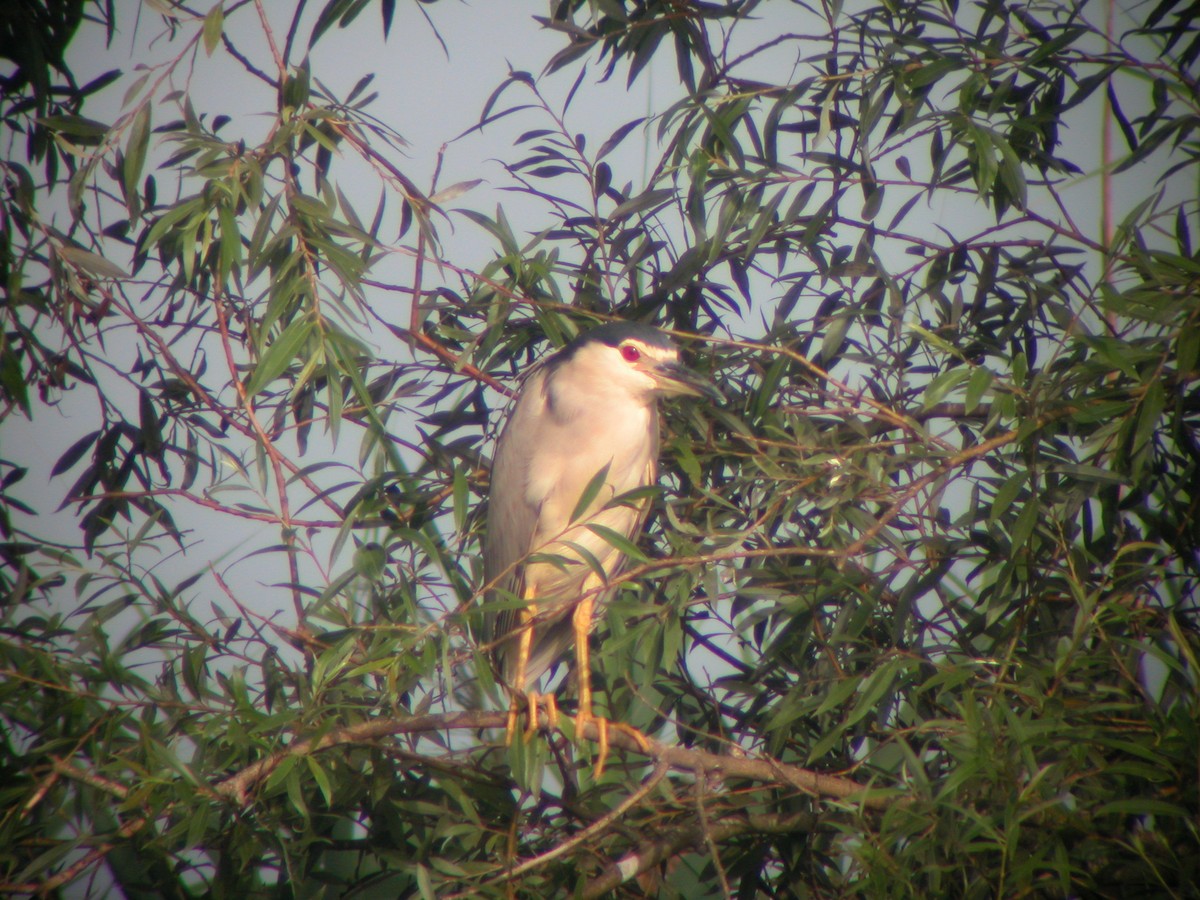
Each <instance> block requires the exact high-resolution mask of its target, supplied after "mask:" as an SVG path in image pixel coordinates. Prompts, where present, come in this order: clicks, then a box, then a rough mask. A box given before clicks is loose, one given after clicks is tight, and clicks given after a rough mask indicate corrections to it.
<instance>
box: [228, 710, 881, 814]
mask: <svg viewBox="0 0 1200 900" xmlns="http://www.w3.org/2000/svg"><path fill="white" fill-rule="evenodd" d="M507 719H508V713H507V712H503V711H500V712H484V711H480V710H472V711H467V712H458V713H446V714H439V715H424V716H412V717H410V718H405V719H392V718H388V719H373V720H371V721H369V722H361V723H359V724H357V725H347V726H345V727H343V728H335V729H332V730H331V731H328V732H325V733H324V734H322V735H321V736H320V737H318V738H304V739H301V740H297V741H295V742H293V743H292V744H291V745H290V746H289V747H288V748H287V749H285V750H281V751H279V752H278V753H273V754H272V755H270V756H268V757H266V758H264V759H260V760H259V761H258V762H256V763H253V764H251V765H249V766H247V767H246V768H244V769H242V770H241V771H240V772H238V773H236V774H234V775H231V776H230V777H228V778H226V779H225V780H224V781H221V782H218V783H217V784H216V785H215V786H214V791H215V792H216V793H217V794H218V795H219V796H222V797H225V798H227V799H229V800H231V801H233V802H235V803H238V804H241V805H243V806H244V805H247V804H249V803H250V801H251V800H252V799H253V791H254V789H255V787H256V786H257V785H258V784H259V783H261V782H262V781H264V780H265V779H266V778H268V777H269V776H270V775H271V773H272V772H274V771H275V769H277V768H278V767H279V766H280V765H281V764H282V763H283V762H284V761H285V760H287V759H289V758H291V757H294V756H305V755H307V754H310V753H317V752H319V751H322V750H328V749H330V748H332V747H339V746H348V745H355V744H367V743H372V742H374V741H377V740H379V739H380V738H385V737H391V736H394V735H398V734H420V733H423V732H429V731H452V730H476V729H481V728H503V727H504V726H505V724H506V721H507ZM539 724H540V726H541V730H542V731H544V732H549V731H551V730H553V729H551V728H550V725H549V720H548V719H545V718H543V719H542V720H540V722H539ZM581 733H582V735H583V737H585V738H587V739H588V740H592V741H595V740H597V739H598V738H599V736H600V733H599V730H598V729H597V727H596V725H595V723H593V722H587V723H585V724H584V727H583V728H582V730H581ZM609 743H610V744H611V745H612V746H614V747H620V748H621V749H623V750H627V751H631V752H641V749H640V748H639V746H638V743H637V741H636V740H634V738H632V737H631V736H630V735H628V734H625V733H624V732H621V731H616V730H612V731H610V732H609ZM648 743H649V752H648V755H649V756H650V758H651V759H653V760H654V761H655V762H657V763H665V764H666V765H667V766H668V767H670V768H672V769H676V770H681V771H687V772H692V773H694V774H696V775H698V776H705V777H707V776H712V775H715V776H719V777H723V778H745V779H747V780H749V781H757V782H762V783H767V784H785V785H788V786H789V787H793V788H795V789H796V790H799V791H802V792H803V793H806V794H810V795H812V796H814V797H825V798H830V799H835V800H855V801H859V802H861V803H862V804H863V806H865V807H866V808H867V809H876V810H878V809H884V808H886V807H887V806H888V804H889V803H891V802H893V798H890V797H886V796H881V795H879V794H872V793H869V790H870V788H869V787H868V786H867V785H863V784H859V783H858V782H857V781H853V780H851V779H849V778H843V777H841V776H839V775H825V774H822V773H820V772H814V771H812V770H811V769H804V768H801V767H800V766H795V765H791V764H789V763H782V762H777V761H775V760H772V759H765V758H763V759H754V758H750V757H743V756H726V755H722V754H717V753H709V752H707V751H704V750H696V749H694V748H691V747H679V746H675V745H672V744H666V743H663V742H662V741H658V740H655V739H653V738H649V739H648Z"/></svg>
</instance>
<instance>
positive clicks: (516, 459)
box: [483, 369, 545, 675]
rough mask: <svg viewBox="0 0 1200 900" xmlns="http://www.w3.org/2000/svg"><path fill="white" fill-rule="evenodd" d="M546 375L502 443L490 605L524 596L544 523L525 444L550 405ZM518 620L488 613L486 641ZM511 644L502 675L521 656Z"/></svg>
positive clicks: (529, 390)
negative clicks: (528, 561) (528, 560)
mask: <svg viewBox="0 0 1200 900" xmlns="http://www.w3.org/2000/svg"><path fill="white" fill-rule="evenodd" d="M543 374H544V373H543V372H542V370H541V369H539V370H536V371H535V372H533V373H531V375H530V377H529V378H528V379H527V380H526V382H525V385H524V387H523V388H522V390H521V393H520V394H519V395H518V397H517V400H516V402H515V403H514V404H513V408H512V411H511V412H510V413H509V416H508V420H507V421H506V422H505V424H504V427H503V429H501V432H500V438H499V440H498V441H497V442H496V453H495V457H494V458H493V460H492V474H491V485H490V488H489V492H488V509H487V524H488V528H487V534H486V536H485V538H484V544H483V576H484V583H485V584H488V585H491V587H490V588H489V590H488V591H487V594H486V596H485V598H484V600H485V603H489V604H496V603H501V602H506V601H508V600H510V598H512V597H517V598H519V597H520V596H521V593H522V590H523V587H524V578H523V576H524V566H523V565H522V561H523V560H524V559H525V557H526V556H528V555H529V552H530V549H531V546H532V542H533V535H534V532H535V530H536V529H537V522H538V504H537V503H535V502H533V501H532V500H531V498H530V497H529V494H528V491H527V490H526V484H527V482H528V472H527V471H526V469H527V466H528V462H529V460H530V457H531V454H530V453H529V452H528V451H529V448H528V447H527V446H525V443H526V441H527V440H528V438H529V436H531V435H532V434H533V432H534V428H532V427H531V426H532V424H533V420H534V419H535V418H536V414H537V413H538V412H539V407H540V406H542V405H543V404H544V403H545V400H544V395H543V386H544V384H543ZM493 582H494V583H493ZM518 618H519V617H518V615H517V611H516V610H515V609H505V610H498V611H490V612H487V613H486V614H485V616H484V628H483V636H484V640H485V641H486V642H487V643H489V644H491V643H494V642H496V641H499V640H501V639H503V638H504V636H505V635H507V634H510V633H512V632H513V631H514V630H515V629H516V627H517V624H518ZM508 646H509V644H508V643H507V642H506V643H501V644H497V645H496V646H495V647H494V648H493V655H494V656H495V658H496V660H497V663H498V664H499V667H500V669H501V673H502V675H505V674H511V673H506V672H505V671H504V670H505V668H506V666H505V661H506V659H505V658H506V657H507V656H513V657H514V661H515V654H508V653H506V652H505V651H506V650H507V648H508Z"/></svg>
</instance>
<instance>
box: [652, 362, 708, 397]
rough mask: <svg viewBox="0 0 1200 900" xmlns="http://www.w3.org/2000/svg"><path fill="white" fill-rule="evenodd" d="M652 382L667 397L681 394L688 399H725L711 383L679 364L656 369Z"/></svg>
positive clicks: (664, 365)
mask: <svg viewBox="0 0 1200 900" xmlns="http://www.w3.org/2000/svg"><path fill="white" fill-rule="evenodd" d="M654 380H655V381H656V382H657V383H658V389H659V390H660V391H661V392H662V393H664V394H667V395H668V396H672V395H680V394H683V395H686V396H688V397H708V398H709V399H710V400H724V399H725V398H724V397H723V396H722V394H721V392H720V391H718V390H717V389H716V387H715V386H714V385H713V383H712V382H711V381H709V380H708V379H707V378H705V377H703V376H702V375H700V373H699V372H695V371H693V370H692V369H689V368H688V367H687V366H684V365H680V364H679V363H665V364H663V365H661V366H658V367H656V368H655V370H654Z"/></svg>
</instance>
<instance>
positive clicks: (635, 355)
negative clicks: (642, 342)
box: [621, 344, 642, 362]
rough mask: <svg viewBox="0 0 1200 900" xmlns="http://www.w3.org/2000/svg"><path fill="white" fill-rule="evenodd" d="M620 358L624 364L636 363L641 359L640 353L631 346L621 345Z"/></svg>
mask: <svg viewBox="0 0 1200 900" xmlns="http://www.w3.org/2000/svg"><path fill="white" fill-rule="evenodd" d="M621 356H622V357H623V358H624V359H625V362H637V361H638V360H639V359H641V358H642V351H641V350H639V349H638V348H637V347H635V346H633V344H622V345H621Z"/></svg>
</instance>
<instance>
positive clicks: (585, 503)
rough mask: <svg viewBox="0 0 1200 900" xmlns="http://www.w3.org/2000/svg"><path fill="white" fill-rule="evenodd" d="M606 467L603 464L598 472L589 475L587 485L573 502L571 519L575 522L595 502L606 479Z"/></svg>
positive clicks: (607, 465)
mask: <svg viewBox="0 0 1200 900" xmlns="http://www.w3.org/2000/svg"><path fill="white" fill-rule="evenodd" d="M608 467H609V464H605V465H604V467H603V468H602V469H600V471H599V472H597V473H596V474H595V475H593V476H592V477H591V480H590V481H588V483H587V485H586V486H585V487H584V489H583V493H581V494H580V495H579V499H578V500H577V501H576V502H575V509H573V510H572V511H571V521H572V522H577V521H578V520H579V519H581V518H583V516H585V515H587V513H588V511H589V510H590V509H591V508H592V505H593V504H594V503H595V502H596V498H597V497H598V496H600V491H601V489H602V488H603V487H604V485H605V482H606V481H607V480H608Z"/></svg>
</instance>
